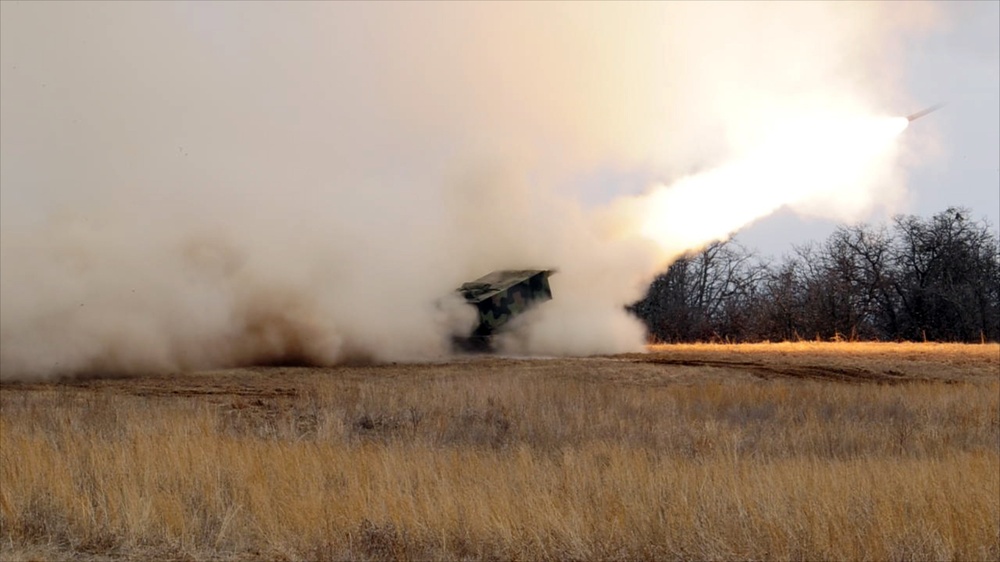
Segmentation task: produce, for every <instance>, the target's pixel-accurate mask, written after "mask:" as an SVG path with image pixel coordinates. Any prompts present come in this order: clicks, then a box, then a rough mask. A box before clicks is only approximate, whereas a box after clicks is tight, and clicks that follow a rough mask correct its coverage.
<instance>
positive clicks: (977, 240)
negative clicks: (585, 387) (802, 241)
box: [628, 208, 1000, 342]
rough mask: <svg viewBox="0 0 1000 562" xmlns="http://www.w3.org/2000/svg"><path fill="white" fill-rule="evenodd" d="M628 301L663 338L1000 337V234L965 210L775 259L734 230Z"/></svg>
mask: <svg viewBox="0 0 1000 562" xmlns="http://www.w3.org/2000/svg"><path fill="white" fill-rule="evenodd" d="M628 308H629V309H630V310H631V311H632V312H633V313H635V314H636V315H637V316H638V317H639V318H641V319H642V320H643V321H644V322H645V323H646V325H647V327H648V330H649V334H650V337H651V338H652V339H653V340H655V341H661V342H692V341H737V342H744V341H785V340H799V339H823V340H830V339H849V340H883V341H898V340H910V341H948V342H980V341H1000V239H998V236H997V234H996V232H995V231H994V230H993V229H992V228H991V225H990V224H989V223H987V222H986V221H985V220H980V221H976V220H973V219H972V218H971V217H970V212H969V210H968V209H964V208H949V209H947V210H945V211H944V212H941V213H938V214H936V215H934V216H933V217H930V218H921V217H918V216H913V215H899V216H896V217H895V218H893V220H892V221H891V223H890V224H888V225H886V224H881V225H869V224H864V223H859V224H854V225H849V226H840V227H838V228H837V229H836V231H835V232H834V233H833V234H831V235H830V236H829V237H828V238H827V239H826V240H825V241H824V242H822V243H810V244H807V245H803V246H796V247H794V250H793V251H792V253H791V254H790V255H786V256H785V257H784V258H783V259H782V260H780V261H779V262H774V263H772V262H770V261H768V260H765V259H762V258H760V257H759V256H758V255H757V254H756V253H755V252H753V251H751V250H748V249H747V248H745V247H744V246H742V245H741V244H740V243H739V242H738V241H736V240H735V239H730V240H728V241H723V242H715V243H713V244H710V245H709V246H707V247H705V248H704V249H702V250H700V251H697V252H693V253H690V254H688V255H685V256H683V257H681V258H680V259H678V260H677V261H675V262H674V263H673V264H671V265H670V267H669V268H668V269H667V270H666V271H665V272H664V273H662V274H660V275H659V276H657V277H656V278H655V279H654V280H653V282H652V284H651V285H650V287H649V290H648V292H647V294H646V296H645V297H644V298H643V299H642V300H640V301H638V302H636V303H634V304H632V305H630V306H629V307H628Z"/></svg>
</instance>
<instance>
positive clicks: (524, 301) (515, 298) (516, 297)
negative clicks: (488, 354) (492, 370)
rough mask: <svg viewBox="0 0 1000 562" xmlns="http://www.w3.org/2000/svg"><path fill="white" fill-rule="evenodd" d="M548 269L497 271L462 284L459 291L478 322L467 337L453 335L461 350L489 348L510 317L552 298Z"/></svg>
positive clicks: (550, 271)
mask: <svg viewBox="0 0 1000 562" xmlns="http://www.w3.org/2000/svg"><path fill="white" fill-rule="evenodd" d="M553 273H555V270H551V269H520V270H499V271H494V272H492V273H489V274H487V275H484V276H482V277H480V278H479V279H476V280H475V281H470V282H468V283H465V284H463V285H462V286H461V287H459V288H458V292H459V293H461V295H462V296H463V297H464V298H465V301H466V302H467V303H469V304H470V305H472V306H474V307H475V308H476V311H477V312H478V314H479V323H478V324H477V325H476V327H475V329H474V330H473V331H472V333H470V334H468V335H467V336H464V337H463V336H456V337H455V338H454V343H455V346H456V347H458V348H459V349H461V350H464V351H489V350H490V349H491V339H492V337H493V335H494V334H496V333H497V332H498V331H500V330H501V329H502V328H503V327H504V326H505V325H506V324H507V323H508V322H510V320H511V319H513V318H514V317H516V316H518V315H519V314H521V313H523V312H524V311H526V310H528V309H529V308H531V307H532V306H534V305H536V304H538V303H542V302H545V301H547V300H551V299H552V289H551V288H549V276H550V275H552V274H553Z"/></svg>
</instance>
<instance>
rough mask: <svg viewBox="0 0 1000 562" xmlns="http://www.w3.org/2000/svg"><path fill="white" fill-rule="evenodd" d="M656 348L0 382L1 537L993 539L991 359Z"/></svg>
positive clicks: (543, 546)
mask: <svg viewBox="0 0 1000 562" xmlns="http://www.w3.org/2000/svg"><path fill="white" fill-rule="evenodd" d="M702 351H703V352H704V350H702ZM771 359H773V358H771ZM942 365H943V367H942V368H947V365H945V364H942ZM649 367H650V365H648V364H636V363H632V362H629V361H618V360H610V359H609V360H581V361H561V362H544V361H510V360H484V361H473V362H468V363H464V364H459V365H442V366H422V367H419V368H412V369H397V370H393V369H391V368H353V369H349V368H343V369H336V370H330V371H316V370H308V369H278V370H272V371H264V372H246V373H242V374H239V375H231V374H226V375H219V376H218V377H215V376H214V375H206V376H203V377H200V378H199V377H188V378H185V379H183V382H178V384H177V387H178V388H180V389H181V390H183V391H184V394H183V395H181V396H170V395H163V393H161V394H150V395H146V396H138V395H133V394H129V393H128V392H127V391H128V390H129V389H130V388H131V389H132V390H134V389H135V387H137V386H141V385H140V383H139V382H130V381H119V382H117V383H114V384H108V385H96V386H93V385H91V386H86V387H74V386H65V385H64V386H43V387H38V388H34V389H32V390H26V389H22V388H16V387H9V386H8V387H4V388H2V389H0V406H2V410H0V548H2V551H0V555H2V558H3V559H4V560H10V559H17V558H19V557H37V558H43V559H44V558H55V559H61V558H64V557H66V556H74V557H87V556H91V557H96V558H105V557H110V558H116V557H121V558H134V557H147V558H164V557H182V558H185V557H186V558H193V559H206V558H215V559H245V558H265V559H280V558H285V559H305V560H322V559H468V558H473V559H484V558H501V559H559V560H563V559H699V560H701V559H809V560H819V559H823V560H829V559H875V560H883V559H931V558H933V559H953V560H996V559H998V558H1000V375H998V376H996V377H993V376H986V377H982V376H973V377H964V378H961V377H959V378H961V380H960V382H957V383H950V384H949V383H944V382H920V383H913V384H900V385H893V386H883V385H873V384H844V383H834V382H822V381H808V380H807V381H801V380H791V379H779V380H769V381H760V380H754V379H752V378H748V377H736V376H734V377H718V376H707V375H708V374H710V373H708V372H707V371H706V376H705V377H704V378H703V379H699V378H698V377H697V376H694V377H691V378H689V379H685V380H686V381H688V382H684V383H674V382H669V380H668V379H661V378H657V377H656V376H654V375H653V374H650V372H649V371H648V369H649ZM897 368H905V366H904V367H898V366H897ZM671 369H676V368H671ZM661 370H663V369H661ZM695 374H697V373H695ZM955 378H956V377H951V378H950V380H953V379H955ZM276 379H278V380H279V381H280V382H279V383H278V385H279V390H283V392H274V390H275V386H274V384H275V382H274V381H275V380H276ZM221 380H225V381H228V382H226V384H224V385H221V386H220V385H217V386H213V384H215V383H216V382H217V381H221ZM692 380H693V381H695V382H690V381H692ZM286 391H287V392H286ZM293 391H294V392H293Z"/></svg>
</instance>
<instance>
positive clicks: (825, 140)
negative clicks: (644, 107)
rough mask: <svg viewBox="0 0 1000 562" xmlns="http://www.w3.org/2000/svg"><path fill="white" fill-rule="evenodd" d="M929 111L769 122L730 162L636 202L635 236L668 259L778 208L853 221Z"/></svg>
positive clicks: (868, 204)
mask: <svg viewBox="0 0 1000 562" xmlns="http://www.w3.org/2000/svg"><path fill="white" fill-rule="evenodd" d="M934 109H936V108H929V109H928V110H925V111H924V112H921V113H920V114H915V117H912V116H911V117H910V118H903V117H875V116H865V115H843V114H827V113H817V114H811V115H810V114H807V115H798V116H793V117H789V118H787V119H785V120H783V121H779V122H775V123H774V125H773V126H772V127H770V128H769V130H767V131H766V132H763V133H762V134H761V136H760V137H759V138H757V139H756V142H755V143H753V146H749V147H748V148H747V150H746V151H745V152H744V153H743V154H741V155H739V156H738V157H736V158H734V159H732V160H731V161H729V162H727V163H725V164H723V165H721V166H718V167H716V168H714V169H711V170H708V171H706V172H703V173H699V174H695V175H692V176H688V177H685V178H682V179H680V180H678V181H676V182H673V183H672V184H670V185H664V186H660V187H657V188H655V189H653V190H652V191H651V192H649V193H648V194H647V195H645V196H642V197H640V198H638V199H636V200H635V201H634V202H633V203H635V204H636V207H635V208H634V209H633V210H632V211H631V213H635V214H634V215H633V216H639V217H643V218H642V219H641V220H640V224H639V225H638V230H639V232H638V234H640V235H641V236H644V237H646V238H648V239H651V240H653V241H655V242H656V243H657V244H658V245H659V246H660V248H661V249H662V251H663V252H664V253H665V254H666V255H667V256H668V259H669V258H670V257H673V256H676V255H678V254H680V253H682V252H684V251H688V250H693V249H696V248H699V247H701V246H704V245H705V244H708V243H710V242H712V241H713V240H720V239H725V238H728V237H729V236H731V235H732V234H733V233H734V232H736V231H738V230H740V229H742V228H744V227H746V226H747V225H749V224H752V223H753V222H755V221H757V220H759V219H761V218H764V217H766V216H768V215H770V214H772V213H774V212H775V211H777V210H778V209H780V208H782V207H789V208H791V209H793V210H794V211H796V212H799V213H805V214H813V215H822V216H826V217H831V218H838V217H850V216H857V214H859V212H861V211H863V210H864V209H867V208H870V207H872V206H873V205H874V204H875V200H874V197H875V195H874V193H875V192H877V191H880V190H882V189H883V188H884V187H886V186H885V183H886V182H885V178H886V174H887V171H886V168H885V166H886V165H887V164H888V163H889V162H891V161H892V158H891V155H892V154H893V151H894V146H895V143H894V140H895V139H896V138H897V137H898V135H899V134H900V133H902V132H903V131H904V130H905V129H906V128H907V126H908V124H909V121H911V120H912V119H914V118H918V117H920V116H921V115H923V114H926V113H928V112H930V111H933V110H934ZM693 209H701V210H704V212H697V213H692V210H693ZM709 210H710V211H709Z"/></svg>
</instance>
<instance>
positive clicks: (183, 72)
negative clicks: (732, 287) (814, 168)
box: [0, 2, 933, 379]
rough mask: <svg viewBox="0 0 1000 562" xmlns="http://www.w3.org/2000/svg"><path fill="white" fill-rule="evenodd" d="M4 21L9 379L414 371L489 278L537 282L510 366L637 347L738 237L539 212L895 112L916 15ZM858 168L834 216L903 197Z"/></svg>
mask: <svg viewBox="0 0 1000 562" xmlns="http://www.w3.org/2000/svg"><path fill="white" fill-rule="evenodd" d="M0 9H2V17H0V22H2V29H0V69H2V73H3V79H2V80H0V123H2V129H0V156H2V167H0V227H2V233H0V234H2V236H0V307H2V310H0V312H2V314H0V376H2V377H3V378H4V379H12V378H43V377H51V376H59V375H75V374H81V373H88V372H96V373H141V372H151V371H160V372H163V371H170V370H175V369H190V368H207V367H216V366H227V365H238V364H248V363H254V362H268V361H288V360H301V361H308V362H314V363H321V364H332V363H336V362H340V361H345V360H352V359H358V358H364V359H373V360H383V361H384V360H419V359H433V358H437V357H441V356H443V355H446V354H447V353H448V346H447V344H448V335H449V333H451V332H452V331H454V330H459V331H461V330H462V329H464V327H467V326H469V325H470V324H471V323H472V322H473V319H472V317H471V315H470V311H469V310H466V309H464V307H453V306H449V305H448V304H447V303H443V302H442V301H441V297H442V295H448V294H449V293H450V291H451V290H452V289H453V288H454V287H456V286H458V285H459V284H461V283H462V282H463V281H467V280H471V279H474V278H476V277H479V276H480V275H483V274H485V273H487V272H489V271H491V270H494V269H502V268H531V267H557V268H558V269H559V274H558V275H556V276H554V277H553V278H552V284H553V291H554V293H555V295H556V298H555V299H554V300H553V301H552V302H550V303H546V305H545V306H544V307H541V308H539V309H538V310H537V311H534V312H533V313H532V314H531V316H532V318H528V319H527V320H528V321H527V322H526V325H525V326H524V327H523V329H522V330H521V331H520V332H519V333H518V334H515V335H514V336H512V337H511V338H509V339H508V341H507V342H506V343H507V344H508V345H509V346H510V347H509V350H510V351H514V352H522V353H539V354H588V353H604V352H618V351H625V350H635V349H641V346H642V343H643V329H642V326H641V325H640V324H639V323H638V321H637V320H635V319H633V318H631V317H629V316H627V315H626V313H625V312H624V310H623V305H624V304H626V303H629V302H632V301H633V300H635V299H637V298H639V297H641V295H642V292H643V290H644V289H645V283H646V282H648V281H649V279H650V276H651V275H653V274H654V273H655V272H656V271H657V269H659V268H662V267H663V266H664V265H665V264H666V263H667V261H668V260H669V259H670V258H672V257H674V256H676V254H677V253H678V252H681V251H683V250H685V249H688V248H690V247H692V246H697V245H698V244H700V243H705V242H708V241H709V240H710V237H711V236H720V235H721V236H724V235H726V234H727V233H729V232H731V231H733V230H736V229H738V228H740V227H741V226H743V224H742V223H740V224H731V225H723V226H722V227H721V228H722V230H721V231H720V232H714V231H713V232H712V233H709V234H706V235H705V236H702V237H701V238H706V237H707V238H708V239H697V240H691V239H683V240H681V239H678V240H662V239H660V240H658V242H659V243H654V242H653V241H651V240H650V239H649V238H648V237H646V236H644V235H643V233H642V232H637V231H636V228H635V223H636V221H638V220H640V219H639V217H638V216H637V214H636V213H637V212H638V211H635V209H636V208H642V207H645V206H647V205H646V204H645V203H644V202H646V201H648V200H646V199H643V198H642V197H649V196H650V195H647V196H642V197H637V195H638V194H639V192H640V191H642V190H643V189H648V188H650V186H645V185H622V186H620V190H619V193H620V194H621V196H622V198H621V199H619V200H618V201H615V202H613V203H612V204H611V205H609V206H607V207H604V208H592V206H589V205H587V204H586V202H585V201H582V200H581V199H580V198H579V197H577V196H575V194H574V193H572V190H570V192H568V193H567V190H565V189H556V188H555V186H560V185H565V183H566V182H567V181H569V180H570V179H572V178H574V177H579V176H580V175H581V174H586V173H588V172H590V171H592V170H596V169H599V168H601V167H602V166H609V165H613V166H616V167H618V168H621V169H629V168H636V169H638V168H642V169H647V170H648V169H652V170H656V171H657V174H659V175H660V176H661V177H662V178H664V179H677V178H683V177H692V175H693V177H699V173H700V172H704V171H706V170H707V171H708V172H707V173H709V174H711V173H712V172H711V171H712V170H718V169H726V168H725V166H726V165H731V164H730V163H732V162H743V161H746V158H747V155H752V154H754V153H755V152H754V151H755V150H756V148H757V147H758V145H759V144H760V143H761V142H762V139H764V140H765V141H766V139H768V138H770V137H769V136H768V134H769V133H771V132H773V131H772V130H773V129H774V124H775V123H787V122H790V121H794V122H802V121H801V119H800V117H803V116H806V117H810V118H811V116H814V115H820V116H828V115H834V116H837V115H843V116H851V118H858V119H869V118H870V119H872V120H877V119H881V118H884V117H885V116H888V115H891V112H892V111H899V109H897V108H906V109H910V108H913V107H914V105H915V104H914V102H913V101H912V100H909V99H908V98H907V97H906V96H905V93H904V92H901V91H900V90H899V88H898V87H897V84H898V83H899V81H900V77H899V76H897V74H896V72H895V70H894V69H895V68H898V65H897V63H898V61H899V58H900V53H899V52H898V51H897V47H898V42H899V40H900V38H901V37H902V36H904V35H905V34H906V33H911V32H919V31H920V30H922V29H925V28H926V27H927V25H928V22H929V21H931V19H932V16H933V14H932V13H931V11H932V9H931V7H929V6H927V5H922V4H921V5H915V6H908V7H907V9H906V10H905V11H901V10H896V9H893V7H892V6H891V5H883V4H874V3H852V4H813V3H801V4H800V3H796V4H751V3H746V4H735V3H725V4H707V5H706V4H701V3H698V4H678V3H668V4H653V3H636V4H623V3H613V4H595V3H585V4H566V3H554V4H536V3H519V4H486V3H443V4H432V3H373V4H353V3H352V4H348V3H300V4H298V3H297V4H289V3H228V2H224V3H181V2H170V3H138V2H137V3H93V4H90V3H88V4H83V3H75V2H74V3H56V2H45V3H32V4H20V3H17V4H15V3H11V2H4V3H2V4H0ZM888 142H889V141H887V143H888ZM869 156H870V155H869ZM876 156H877V159H876V160H877V162H876V163H875V164H873V163H872V162H871V161H868V160H864V161H852V162H850V163H849V165H850V166H855V165H856V166H857V171H858V173H860V174H862V175H863V176H864V177H863V178H862V179H860V180H859V179H858V178H857V177H853V178H852V179H851V181H852V182H853V183H852V184H851V185H852V186H854V187H857V186H861V187H862V188H863V193H859V194H857V195H856V196H855V195H852V197H853V201H855V203H854V204H849V205H845V206H839V207H838V208H836V209H834V210H833V212H834V216H836V218H844V217H849V218H860V217H862V216H864V214H865V213H867V212H869V211H870V210H872V209H873V208H877V207H879V206H880V205H891V204H893V202H894V201H896V200H897V199H898V197H899V195H900V193H901V192H902V188H903V185H904V184H903V179H902V176H901V175H900V174H899V173H898V171H899V170H898V168H897V166H895V158H894V156H895V154H894V153H893V152H892V151H887V152H879V153H878V154H877V155H876ZM851 169H852V170H854V168H851ZM870 169H877V173H876V172H872V173H869V171H870ZM818 173H819V172H818ZM716 174H717V175H718V173H717V172H716ZM770 179H771V176H770V175H769V173H761V174H760V175H759V177H756V178H755V180H759V183H752V184H740V183H739V180H740V176H739V175H737V176H736V177H728V176H727V177H725V178H724V181H723V184H724V185H722V186H721V187H715V188H713V189H721V190H722V191H721V192H713V193H717V195H715V196H714V197H713V198H712V200H710V201H708V202H696V203H687V204H686V205H687V207H685V208H683V209H678V208H676V206H677V205H679V203H678V204H672V210H671V214H670V216H671V217H682V218H672V219H671V220H672V221H675V222H676V221H679V220H689V221H691V225H692V227H693V226H694V225H696V224H699V223H702V222H704V221H705V220H707V218H708V217H711V216H713V215H714V214H717V211H718V210H719V209H713V208H712V206H713V205H715V206H719V207H721V206H724V205H725V203H726V199H727V197H728V196H729V195H730V194H737V193H742V194H744V196H745V195H746V194H747V193H755V191H754V190H757V189H764V186H763V184H764V183H767V182H769V181H770ZM794 179H795V181H808V180H809V179H810V177H809V175H808V174H805V175H804V176H803V175H801V174H800V175H798V176H795V178H794ZM734 183H735V185H734ZM836 188H837V186H833V187H831V188H830V189H834V190H836ZM655 191H656V190H651V191H649V193H654V192H655ZM836 193H839V192H836ZM848 193H852V194H853V193H854V191H851V190H849V191H848ZM823 196H824V197H827V199H829V198H830V193H829V192H824V195H823ZM788 197H789V198H791V199H792V200H787V199H780V200H777V201H776V202H775V203H774V204H773V205H767V206H765V207H767V208H766V209H765V210H764V211H761V212H762V213H766V212H771V211H773V210H774V209H773V208H772V207H774V206H775V205H776V206H781V205H783V204H792V203H794V204H795V205H796V206H797V208H800V209H801V210H803V211H805V212H811V213H824V212H826V207H827V206H826V205H824V204H823V202H824V201H826V200H827V199H823V198H819V199H816V200H812V199H809V198H808V197H805V198H803V197H802V196H801V195H800V194H799V195H795V194H793V195H789V196H788ZM803 199H804V200H803ZM629 209H632V210H629ZM647 218H648V217H647ZM754 218H758V217H756V216H755V217H749V218H747V217H742V218H739V219H734V221H736V222H740V221H742V222H745V221H748V220H753V219H754ZM642 220H646V218H643V219H642ZM675 230H677V231H678V232H683V231H685V230H686V229H685V228H679V229H675ZM452 304H454V303H452Z"/></svg>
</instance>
